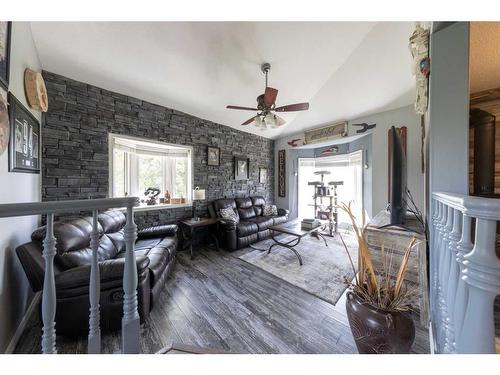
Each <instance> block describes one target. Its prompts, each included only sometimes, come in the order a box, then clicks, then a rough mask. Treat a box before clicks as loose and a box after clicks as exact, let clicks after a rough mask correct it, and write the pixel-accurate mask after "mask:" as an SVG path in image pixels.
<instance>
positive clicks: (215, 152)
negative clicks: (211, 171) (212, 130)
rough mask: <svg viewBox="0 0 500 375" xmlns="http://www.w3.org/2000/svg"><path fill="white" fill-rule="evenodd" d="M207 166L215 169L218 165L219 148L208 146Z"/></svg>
mask: <svg viewBox="0 0 500 375" xmlns="http://www.w3.org/2000/svg"><path fill="white" fill-rule="evenodd" d="M207 165H212V166H215V167H218V166H219V165H220V148H218V147H211V146H208V151H207Z"/></svg>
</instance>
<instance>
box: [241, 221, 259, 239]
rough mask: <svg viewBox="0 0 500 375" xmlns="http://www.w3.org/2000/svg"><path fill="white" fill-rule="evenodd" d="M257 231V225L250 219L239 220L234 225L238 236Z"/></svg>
mask: <svg viewBox="0 0 500 375" xmlns="http://www.w3.org/2000/svg"><path fill="white" fill-rule="evenodd" d="M258 231H259V227H258V226H257V224H255V223H252V222H251V221H241V222H240V223H239V224H238V225H237V226H236V233H237V234H238V237H245V236H248V235H250V234H254V233H257V232H258Z"/></svg>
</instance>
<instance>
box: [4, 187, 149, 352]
mask: <svg viewBox="0 0 500 375" xmlns="http://www.w3.org/2000/svg"><path fill="white" fill-rule="evenodd" d="M138 204H139V200H138V198H136V197H125V198H104V199H89V200H73V201H58V202H33V203H14V204H0V218H1V217H16V216H31V215H46V218H47V225H46V234H45V239H44V241H43V253H42V256H43V258H44V263H45V274H44V282H43V291H42V323H43V329H42V352H43V353H44V354H55V353H57V347H56V324H55V316H56V305H57V297H56V285H55V274H54V257H55V255H56V238H55V237H54V214H56V213H67V212H79V211H92V214H93V217H92V232H91V240H90V248H91V249H92V263H91V271H90V279H89V302H90V309H89V334H88V352H89V353H100V351H101V331H100V326H99V320H100V316H99V295H100V277H99V260H98V249H99V238H100V233H99V224H98V221H97V216H98V212H99V210H107V209H110V208H122V207H126V209H127V223H126V225H125V227H124V237H125V244H126V255H125V268H124V273H123V291H124V296H123V319H122V351H123V353H139V348H140V341H139V335H140V328H139V313H138V307H137V266H136V261H135V252H134V248H135V240H136V237H137V227H136V225H135V223H134V206H137V205H138Z"/></svg>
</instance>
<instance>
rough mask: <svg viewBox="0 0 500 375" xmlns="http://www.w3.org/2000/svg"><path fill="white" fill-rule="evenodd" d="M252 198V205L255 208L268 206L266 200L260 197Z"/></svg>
mask: <svg viewBox="0 0 500 375" xmlns="http://www.w3.org/2000/svg"><path fill="white" fill-rule="evenodd" d="M250 198H251V199H252V203H253V205H254V206H263V205H265V204H266V200H265V199H264V197H262V196H260V195H256V196H253V197H250Z"/></svg>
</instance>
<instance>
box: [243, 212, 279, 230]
mask: <svg viewBox="0 0 500 375" xmlns="http://www.w3.org/2000/svg"><path fill="white" fill-rule="evenodd" d="M249 221H251V222H252V223H255V224H257V227H258V228H259V232H261V231H263V230H266V229H267V228H269V227H272V226H273V225H274V221H273V218H271V217H265V216H257V217H254V218H253V219H250V220H249Z"/></svg>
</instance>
